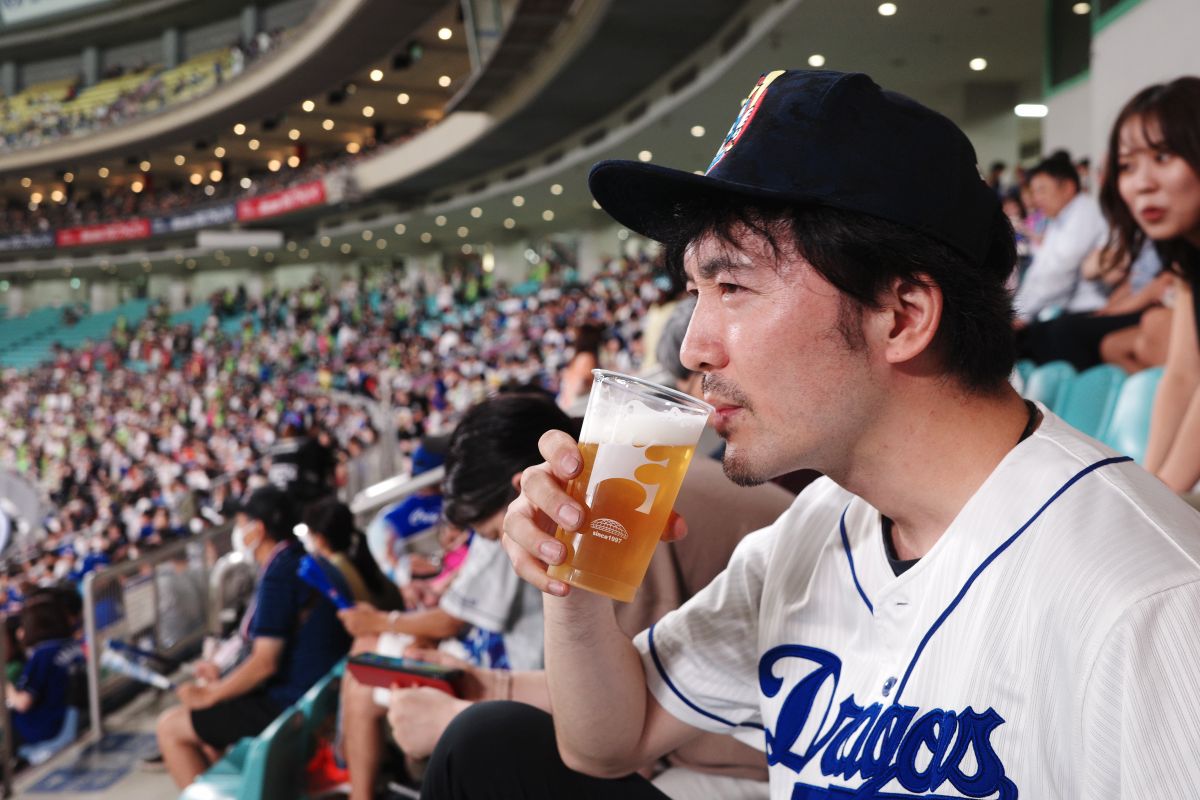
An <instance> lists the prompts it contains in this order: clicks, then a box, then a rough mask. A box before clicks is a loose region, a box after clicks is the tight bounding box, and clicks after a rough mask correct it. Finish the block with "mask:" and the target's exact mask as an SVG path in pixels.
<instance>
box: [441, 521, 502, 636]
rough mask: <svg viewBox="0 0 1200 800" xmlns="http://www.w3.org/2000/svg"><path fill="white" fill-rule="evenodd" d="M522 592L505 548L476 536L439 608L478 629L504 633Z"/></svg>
mask: <svg viewBox="0 0 1200 800" xmlns="http://www.w3.org/2000/svg"><path fill="white" fill-rule="evenodd" d="M520 591H521V579H520V577H518V576H517V573H516V572H514V571H513V568H512V564H511V563H510V562H509V560H508V556H507V555H505V553H504V548H503V547H501V546H500V543H499V542H496V541H491V540H488V539H484V538H482V537H481V536H479V535H478V534H476V535H475V538H473V539H472V540H471V545H470V547H468V548H467V557H466V558H465V559H463V563H462V566H461V567H459V570H458V574H457V575H455V576H454V580H453V581H451V582H450V586H449V587H448V588H447V589H446V593H445V594H443V595H442V599H441V600H440V601H438V607H439V608H441V609H442V611H445V612H446V613H447V614H449V615H450V616H452V617H455V618H456V619H461V620H462V621H463V622H466V623H468V624H470V625H474V626H475V627H477V628H483V629H484V630H488V631H492V632H494V633H503V632H504V631H506V630H507V628H508V621H509V617H510V612H511V609H512V607H513V602H514V598H515V597H517V596H518V595H519V594H520Z"/></svg>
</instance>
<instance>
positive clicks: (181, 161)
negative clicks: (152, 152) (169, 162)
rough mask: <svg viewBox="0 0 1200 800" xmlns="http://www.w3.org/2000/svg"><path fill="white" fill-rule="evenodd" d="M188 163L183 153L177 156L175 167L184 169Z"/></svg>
mask: <svg viewBox="0 0 1200 800" xmlns="http://www.w3.org/2000/svg"><path fill="white" fill-rule="evenodd" d="M186 163H187V158H186V157H185V156H184V155H183V153H179V154H177V155H176V156H175V166H177V167H182V166H183V165H184V164H186Z"/></svg>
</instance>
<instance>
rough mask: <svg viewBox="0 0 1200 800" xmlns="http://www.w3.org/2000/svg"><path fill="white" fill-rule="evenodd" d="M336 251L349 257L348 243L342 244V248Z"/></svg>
mask: <svg viewBox="0 0 1200 800" xmlns="http://www.w3.org/2000/svg"><path fill="white" fill-rule="evenodd" d="M338 249H339V250H341V251H342V253H343V254H345V255H350V250H351V247H350V243H349V242H342V246H341V247H340V248H338Z"/></svg>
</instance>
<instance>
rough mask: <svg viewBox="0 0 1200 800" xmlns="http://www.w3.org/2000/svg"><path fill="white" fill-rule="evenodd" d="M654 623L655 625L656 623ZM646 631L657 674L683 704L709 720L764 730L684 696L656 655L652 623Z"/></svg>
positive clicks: (737, 726)
mask: <svg viewBox="0 0 1200 800" xmlns="http://www.w3.org/2000/svg"><path fill="white" fill-rule="evenodd" d="M655 624H656V625H657V624H658V623H655ZM648 633H649V635H648V636H647V641H648V642H649V645H650V658H652V659H654V667H655V669H657V670H658V674H659V675H661V676H662V679H663V682H665V683H666V684H667V688H668V689H670V690H671V691H672V692H673V693H674V694H675V696H676V697H678V698H679V699H680V700H682V701H683V704H684V705H686V706H687V707H688V708H690V709H691V710H692V711H695V712H696V713H697V714H700V715H701V716H704V717H708V718H709V719H711V720H715V721H716V722H719V723H721V724H722V725H728V726H729V727H731V728H739V727H740V728H753V729H754V730H758V731H764V732H765V731H766V728H764V727H763V726H762V725H758V724H756V723H753V722H731V721H729V720H727V719H725V718H724V717H719V716H717V715H716V714H714V713H712V712H711V711H705V710H704V709H703V708H701V707H700V706H698V705H696V704H695V703H693V702H692V701H691V700H689V699H688V698H687V697H685V696H684V694H683V692H681V691H679V689H678V688H676V686H675V683H674V681H672V680H671V676H670V675H668V674H667V670H666V669H665V668H664V667H663V664H662V661H661V660H660V659H659V657H658V649H657V648H656V647H655V646H654V625H651V626H650V630H649V632H648Z"/></svg>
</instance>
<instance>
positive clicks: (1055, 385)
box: [1025, 361, 1075, 414]
mask: <svg viewBox="0 0 1200 800" xmlns="http://www.w3.org/2000/svg"><path fill="white" fill-rule="evenodd" d="M1073 377H1075V368H1074V367H1072V366H1071V365H1070V364H1068V363H1067V362H1066V361H1051V362H1049V363H1047V364H1042V365H1041V366H1040V367H1038V368H1037V369H1035V370H1034V371H1033V372H1031V373H1029V380H1027V381H1026V382H1025V396H1026V397H1027V398H1029V399H1030V400H1036V401H1038V402H1040V403H1044V404H1045V405H1046V407H1047V408H1049V409H1050V410H1051V411H1053V412H1054V413H1055V414H1057V413H1059V410H1060V409H1061V408H1062V404H1063V399H1064V398H1065V396H1066V391H1067V384H1068V383H1070V381H1071V378H1073Z"/></svg>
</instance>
